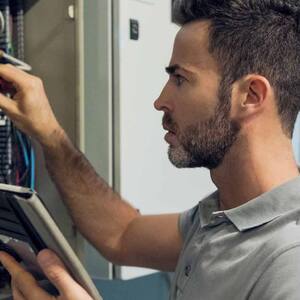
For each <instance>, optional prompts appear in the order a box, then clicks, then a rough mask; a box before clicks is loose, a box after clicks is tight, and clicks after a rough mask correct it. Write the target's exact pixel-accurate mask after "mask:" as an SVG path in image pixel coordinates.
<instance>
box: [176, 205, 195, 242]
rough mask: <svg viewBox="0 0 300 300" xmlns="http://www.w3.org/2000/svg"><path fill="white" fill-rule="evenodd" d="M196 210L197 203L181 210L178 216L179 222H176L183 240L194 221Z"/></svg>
mask: <svg viewBox="0 0 300 300" xmlns="http://www.w3.org/2000/svg"><path fill="white" fill-rule="evenodd" d="M198 210H199V205H197V206H195V207H193V208H192V209H189V210H187V211H185V212H183V213H182V214H181V215H180V217H179V224H178V226H179V232H180V234H181V236H182V239H183V240H184V241H185V239H186V237H187V235H188V232H189V231H190V229H191V227H192V226H193V224H194V222H195V219H196V216H197V212H198Z"/></svg>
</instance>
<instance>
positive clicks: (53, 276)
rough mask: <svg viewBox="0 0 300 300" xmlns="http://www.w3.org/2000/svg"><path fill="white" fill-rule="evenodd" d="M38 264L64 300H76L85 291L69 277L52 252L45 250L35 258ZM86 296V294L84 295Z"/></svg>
mask: <svg viewBox="0 0 300 300" xmlns="http://www.w3.org/2000/svg"><path fill="white" fill-rule="evenodd" d="M37 260H38V263H39V265H40V267H41V268H42V270H43V272H44V274H45V275H46V277H47V278H48V279H49V280H50V282H51V283H52V284H53V285H54V286H55V287H56V288H57V289H58V291H59V293H60V294H61V295H63V296H64V297H65V298H66V299H84V298H78V296H80V295H82V294H83V293H84V292H85V291H84V290H83V289H82V288H81V286H80V285H79V284H78V283H77V282H76V281H75V280H74V279H73V278H72V277H71V276H70V274H69V273H68V271H67V269H66V267H65V266H64V264H63V263H62V261H61V260H60V259H59V258H58V257H57V255H55V254H54V253H53V252H52V251H50V250H48V249H46V250H43V251H41V252H40V253H39V254H38V256H37ZM86 295H87V294H86Z"/></svg>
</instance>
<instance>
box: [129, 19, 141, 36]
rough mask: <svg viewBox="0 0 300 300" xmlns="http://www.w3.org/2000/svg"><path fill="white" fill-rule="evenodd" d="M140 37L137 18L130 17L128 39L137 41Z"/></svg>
mask: <svg viewBox="0 0 300 300" xmlns="http://www.w3.org/2000/svg"><path fill="white" fill-rule="evenodd" d="M139 37H140V24H139V21H138V20H135V19H130V39H131V40H134V41H137V40H138V39H139Z"/></svg>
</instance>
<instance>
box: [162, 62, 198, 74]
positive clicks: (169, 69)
mask: <svg viewBox="0 0 300 300" xmlns="http://www.w3.org/2000/svg"><path fill="white" fill-rule="evenodd" d="M177 70H182V71H184V72H186V73H190V74H194V73H193V72H192V71H190V70H187V69H185V68H184V67H182V66H180V65H178V64H176V65H171V66H168V67H166V72H167V73H168V74H169V75H173V74H174V73H175V72H176V71H177Z"/></svg>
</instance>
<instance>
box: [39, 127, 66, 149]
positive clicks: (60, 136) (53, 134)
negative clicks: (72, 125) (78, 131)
mask: <svg viewBox="0 0 300 300" xmlns="http://www.w3.org/2000/svg"><path fill="white" fill-rule="evenodd" d="M66 138H67V137H66V133H65V131H64V130H63V128H62V127H61V126H60V125H59V124H57V125H56V126H54V127H53V128H52V129H51V130H49V132H47V133H46V134H43V136H41V137H39V138H38V142H39V143H40V145H41V146H42V148H43V149H44V150H51V149H52V148H57V146H58V145H59V144H61V141H62V140H65V139H66Z"/></svg>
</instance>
